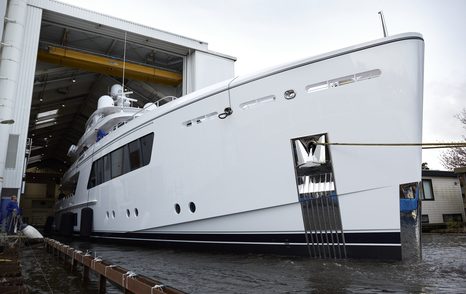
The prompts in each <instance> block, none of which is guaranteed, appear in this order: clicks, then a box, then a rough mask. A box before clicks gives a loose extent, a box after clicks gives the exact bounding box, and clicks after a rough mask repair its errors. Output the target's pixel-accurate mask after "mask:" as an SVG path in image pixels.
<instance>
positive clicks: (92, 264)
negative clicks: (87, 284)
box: [91, 257, 102, 270]
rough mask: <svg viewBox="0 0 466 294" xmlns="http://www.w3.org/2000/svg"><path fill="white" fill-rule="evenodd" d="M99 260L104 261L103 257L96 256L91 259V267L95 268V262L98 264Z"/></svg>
mask: <svg viewBox="0 0 466 294" xmlns="http://www.w3.org/2000/svg"><path fill="white" fill-rule="evenodd" d="M97 262H102V258H100V257H96V258H94V259H93V260H91V269H93V270H95V264H96V263H97Z"/></svg>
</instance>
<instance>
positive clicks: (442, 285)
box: [21, 234, 466, 293]
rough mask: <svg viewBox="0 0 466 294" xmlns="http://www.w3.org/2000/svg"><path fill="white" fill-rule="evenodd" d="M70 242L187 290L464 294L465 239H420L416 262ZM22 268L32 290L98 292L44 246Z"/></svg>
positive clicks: (28, 250) (25, 255) (25, 256)
mask: <svg viewBox="0 0 466 294" xmlns="http://www.w3.org/2000/svg"><path fill="white" fill-rule="evenodd" d="M70 245H71V246H72V247H74V248H76V249H80V250H84V251H85V250H87V249H89V250H92V251H93V254H97V256H99V257H101V258H102V259H104V260H108V261H111V262H113V263H115V264H118V265H120V266H123V267H125V268H127V269H130V270H132V271H133V272H135V273H140V274H143V275H146V276H150V277H153V278H155V279H157V280H159V281H161V282H163V283H164V284H165V285H170V286H172V287H175V288H177V289H179V290H182V291H185V292H189V293H380V292H383V293H466V235H449V234H443V235H440V234H425V235H423V239H422V245H423V248H422V249H423V259H422V261H420V262H416V263H405V262H380V261H379V262H376V261H361V260H316V259H309V258H302V257H284V256H275V255H261V254H233V253H222V254H220V253H206V252H189V251H186V250H181V249H156V248H151V247H149V246H136V245H121V244H118V245H112V244H105V243H84V242H72V243H71V244H70ZM21 263H22V266H23V274H24V278H25V281H26V283H27V284H28V285H29V288H30V290H31V293H52V292H53V293H97V279H96V277H92V278H91V281H90V282H88V283H86V284H82V283H81V280H80V279H81V278H80V276H79V275H78V274H71V272H70V271H69V269H68V268H65V267H64V266H63V263H58V262H57V260H56V259H53V257H52V256H51V255H49V254H47V253H45V250H44V248H43V247H41V246H38V245H35V246H28V247H25V248H24V250H23V251H22V261H21ZM107 290H108V292H109V293H121V291H119V290H118V289H117V288H116V287H114V286H111V285H110V284H107Z"/></svg>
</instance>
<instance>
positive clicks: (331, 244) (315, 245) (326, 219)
mask: <svg viewBox="0 0 466 294" xmlns="http://www.w3.org/2000/svg"><path fill="white" fill-rule="evenodd" d="M301 178H302V182H303V184H302V185H300V186H299V192H300V193H299V202H300V203H301V209H302V212H303V219H304V228H305V232H306V241H307V244H308V249H309V254H310V255H311V256H312V257H318V258H345V257H346V250H345V241H344V236H343V232H342V226H341V219H340V210H339V205H338V198H337V195H336V193H335V188H334V187H335V184H334V181H333V174H332V173H324V174H319V175H315V176H303V177H301Z"/></svg>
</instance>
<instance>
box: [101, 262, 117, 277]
mask: <svg viewBox="0 0 466 294" xmlns="http://www.w3.org/2000/svg"><path fill="white" fill-rule="evenodd" d="M114 267H116V265H114V264H111V265H107V266H105V271H104V273H105V276H107V269H108V268H114Z"/></svg>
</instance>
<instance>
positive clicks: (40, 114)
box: [37, 108, 58, 119]
mask: <svg viewBox="0 0 466 294" xmlns="http://www.w3.org/2000/svg"><path fill="white" fill-rule="evenodd" d="M57 112H58V108H57V109H53V110H49V111H44V112H39V113H38V114H37V118H38V119H40V118H43V117H46V116H51V115H55V114H57Z"/></svg>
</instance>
